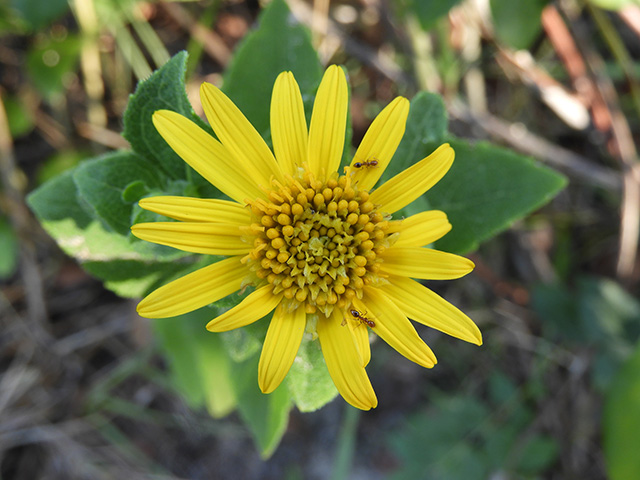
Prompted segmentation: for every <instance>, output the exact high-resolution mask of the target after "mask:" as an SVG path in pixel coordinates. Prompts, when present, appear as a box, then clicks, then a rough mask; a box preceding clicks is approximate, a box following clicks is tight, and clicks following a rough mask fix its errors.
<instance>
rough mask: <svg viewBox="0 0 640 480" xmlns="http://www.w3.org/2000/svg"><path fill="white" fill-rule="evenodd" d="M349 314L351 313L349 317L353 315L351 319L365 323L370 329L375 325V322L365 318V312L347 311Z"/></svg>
mask: <svg viewBox="0 0 640 480" xmlns="http://www.w3.org/2000/svg"><path fill="white" fill-rule="evenodd" d="M349 313H351V315H353V318H355V319H357V320H360V322H361V323H366V324H367V325H369V326H370V327H371V328H373V327H375V326H376V324H375V322H374V321H373V320H369V319H368V318H367V317H365V315H366V314H367V312H364V313H360V312H359V311H358V310H355V309H352V310H349Z"/></svg>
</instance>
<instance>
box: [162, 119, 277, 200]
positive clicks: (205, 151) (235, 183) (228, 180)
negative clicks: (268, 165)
mask: <svg viewBox="0 0 640 480" xmlns="http://www.w3.org/2000/svg"><path fill="white" fill-rule="evenodd" d="M152 119H153V125H154V126H155V127H156V129H157V130H158V132H159V133H160V135H162V138H164V139H165V141H166V142H167V143H168V144H169V146H170V147H171V148H172V149H173V151H174V152H176V153H177V154H178V155H180V157H181V158H182V159H183V160H184V161H185V162H187V163H188V164H189V165H191V167H192V168H193V169H194V170H195V171H196V172H198V173H199V174H200V175H202V176H203V177H204V178H206V179H207V180H208V181H209V182H210V183H211V184H212V185H214V186H215V187H217V188H218V189H220V191H221V192H223V193H225V194H226V195H228V196H229V197H231V198H233V199H234V200H236V201H237V202H244V200H245V199H246V198H266V195H265V193H264V192H263V191H262V190H260V188H258V184H257V183H256V182H255V181H253V179H252V178H251V176H250V175H247V174H246V173H245V172H244V171H241V169H239V168H238V164H237V163H236V162H235V161H234V159H233V156H232V155H231V154H230V153H229V152H228V151H227V149H226V148H225V147H224V146H223V145H222V144H221V143H220V142H218V141H217V140H216V139H215V138H213V137H212V136H211V135H209V134H208V133H207V132H205V131H204V130H202V129H201V128H200V127H199V126H198V125H196V124H195V123H193V122H192V121H191V120H189V119H188V118H186V117H183V116H182V115H180V114H179V113H176V112H171V111H169V110H158V111H157V112H155V113H154V114H153V117H152Z"/></svg>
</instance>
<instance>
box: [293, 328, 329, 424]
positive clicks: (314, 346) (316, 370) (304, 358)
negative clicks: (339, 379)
mask: <svg viewBox="0 0 640 480" xmlns="http://www.w3.org/2000/svg"><path fill="white" fill-rule="evenodd" d="M286 382H287V384H288V386H289V391H290V392H291V395H292V396H293V401H294V403H295V404H296V407H298V409H299V410H300V411H301V412H313V411H315V410H318V409H320V408H322V407H323V406H324V405H326V404H327V403H329V402H330V401H331V400H333V399H334V398H335V397H336V395H338V390H336V387H335V385H334V383H333V380H331V376H330V375H329V371H328V370H327V365H326V364H325V361H324V357H323V356H322V350H321V349H320V344H319V342H318V341H317V340H308V339H305V340H303V341H302V344H301V345H300V349H299V350H298V356H297V357H296V360H295V362H293V365H292V366H291V370H289V373H288V374H287V377H286Z"/></svg>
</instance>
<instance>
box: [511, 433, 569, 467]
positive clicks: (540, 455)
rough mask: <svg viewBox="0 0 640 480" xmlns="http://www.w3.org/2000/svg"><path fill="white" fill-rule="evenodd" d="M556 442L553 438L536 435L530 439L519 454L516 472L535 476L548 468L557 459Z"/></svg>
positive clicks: (557, 449)
mask: <svg viewBox="0 0 640 480" xmlns="http://www.w3.org/2000/svg"><path fill="white" fill-rule="evenodd" d="M558 452H559V448H558V442H556V441H555V440H554V439H553V438H550V437H545V436H542V435H536V436H533V437H531V438H530V439H529V440H528V441H527V443H526V444H525V445H524V447H523V448H522V450H521V451H520V452H519V455H520V459H519V461H518V467H517V468H518V471H520V472H523V473H525V474H536V473H538V472H542V471H544V470H546V469H547V468H549V467H550V466H551V465H552V464H553V462H555V461H556V458H558Z"/></svg>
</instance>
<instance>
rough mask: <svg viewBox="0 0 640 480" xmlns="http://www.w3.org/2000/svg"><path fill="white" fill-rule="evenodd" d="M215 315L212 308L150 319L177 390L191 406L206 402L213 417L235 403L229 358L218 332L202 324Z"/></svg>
mask: <svg viewBox="0 0 640 480" xmlns="http://www.w3.org/2000/svg"><path fill="white" fill-rule="evenodd" d="M215 315H216V313H215V310H214V309H211V308H202V309H199V310H196V311H195V312H191V313H188V314H186V315H181V316H178V317H172V318H163V319H155V320H153V329H154V332H155V333H156V335H157V336H158V338H159V339H160V346H161V348H162V350H163V353H164V354H165V355H166V356H167V358H168V360H169V364H170V367H171V370H170V372H171V378H172V381H173V383H174V385H175V386H176V388H177V390H178V391H179V392H180V393H181V394H182V395H183V396H184V398H185V400H186V401H187V403H188V404H189V405H190V406H191V407H192V408H198V407H201V406H206V407H207V410H208V411H209V413H210V414H211V415H212V416H214V417H217V418H219V417H222V416H225V415H227V414H228V413H230V412H231V411H232V410H233V409H234V408H235V406H236V393H235V389H234V383H233V381H232V375H231V365H232V361H231V360H230V359H229V357H228V356H227V354H226V352H225V349H224V347H223V346H222V343H221V341H220V338H219V336H218V335H215V334H211V333H209V332H207V330H206V329H205V325H206V324H207V322H208V321H209V320H211V318H213V317H214V316H215Z"/></svg>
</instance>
